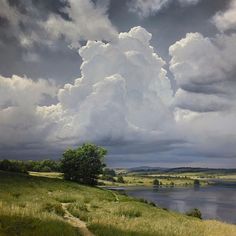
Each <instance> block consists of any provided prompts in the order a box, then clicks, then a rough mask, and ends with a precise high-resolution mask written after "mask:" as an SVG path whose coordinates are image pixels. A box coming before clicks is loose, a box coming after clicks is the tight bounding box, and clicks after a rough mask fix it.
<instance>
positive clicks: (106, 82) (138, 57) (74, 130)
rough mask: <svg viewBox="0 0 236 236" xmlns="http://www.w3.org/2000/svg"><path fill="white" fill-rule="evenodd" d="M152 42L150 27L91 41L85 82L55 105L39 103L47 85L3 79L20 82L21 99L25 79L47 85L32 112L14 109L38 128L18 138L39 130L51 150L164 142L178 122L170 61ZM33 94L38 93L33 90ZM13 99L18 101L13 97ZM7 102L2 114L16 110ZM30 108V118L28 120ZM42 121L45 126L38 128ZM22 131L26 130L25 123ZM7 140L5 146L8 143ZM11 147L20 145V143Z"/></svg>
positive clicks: (85, 50) (85, 54)
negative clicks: (110, 39) (167, 65)
mask: <svg viewBox="0 0 236 236" xmlns="http://www.w3.org/2000/svg"><path fill="white" fill-rule="evenodd" d="M150 39H151V34H150V33H148V32H147V31H146V30H145V29H144V28H142V27H135V28H132V29H131V30H130V31H129V32H128V33H120V34H119V37H118V39H117V40H116V41H115V42H112V43H103V42H101V41H88V42H87V44H86V45H85V46H84V47H82V48H81V49H80V50H79V54H80V55H81V57H82V60H83V63H82V65H81V78H78V79H76V80H75V82H74V84H66V85H65V86H64V88H62V89H60V90H59V92H58V103H57V104H55V105H51V106H40V104H39V100H40V97H41V94H44V93H45V94H48V93H49V92H50V87H47V86H44V85H47V84H42V83H41V81H39V82H38V83H36V84H34V83H32V81H30V80H29V81H28V80H27V81H28V82H27V81H24V79H21V80H20V82H19V83H17V82H16V81H15V78H13V79H8V80H6V79H3V78H2V81H5V80H6V81H7V83H10V84H17V86H18V87H17V90H18V92H17V94H18V95H19V96H20V95H21V93H20V91H23V90H25V89H27V88H26V87H27V86H25V85H24V86H23V85H21V82H22V81H23V82H24V83H26V82H27V83H29V84H32V86H40V88H41V87H42V89H39V91H40V92H38V94H37V93H36V98H35V99H36V100H37V101H30V102H29V103H30V104H29V105H28V106H27V109H25V107H24V108H23V107H22V106H21V105H19V104H18V105H17V108H14V109H17V110H19V112H20V111H21V112H22V114H24V113H25V117H23V118H24V120H25V122H26V124H25V125H26V126H27V125H30V126H32V127H33V129H32V130H30V129H24V128H19V130H18V131H19V133H18V134H19V135H22V133H27V132H28V136H27V137H28V138H29V139H31V138H32V137H33V138H34V137H35V136H34V135H35V133H34V131H35V130H37V132H38V142H39V144H40V142H46V143H47V147H50V148H53V149H57V148H65V147H67V146H68V145H78V144H79V143H81V142H84V141H92V142H97V143H102V144H103V145H113V144H121V143H125V144H128V143H133V142H140V143H147V142H150V141H152V142H154V141H155V142H157V143H158V140H160V139H161V140H163V139H165V133H166V130H167V129H170V126H171V124H173V122H174V119H173V117H172V113H171V111H170V110H169V104H170V103H171V99H172V90H171V87H170V83H169V80H168V78H167V77H166V70H165V69H163V66H164V64H165V62H164V61H163V60H162V59H161V58H160V57H159V56H158V55H157V54H156V53H155V52H154V49H153V48H152V47H151V46H150V44H149V42H150ZM14 81H15V82H14ZM23 82H22V84H24V83H23ZM45 87H46V88H47V89H46V88H45ZM45 89H46V90H45ZM29 91H31V92H33V91H34V89H33V87H32V88H31V89H30V90H29ZM50 95H51V94H50ZM1 96H2V93H1ZM9 96H10V95H9ZM24 96H27V93H26V95H24ZM10 97H11V98H12V97H13V98H14V96H13V95H12V96H10ZM10 97H9V98H10ZM24 98H25V97H24ZM23 100H24V99H23V98H20V99H19V101H23ZM5 101H6V102H5V103H4V105H3V106H2V110H1V112H7V110H9V109H10V110H11V109H13V108H9V107H8V105H9V104H7V102H8V98H5ZM24 101H25V100H24ZM26 104H27V103H25V106H26ZM6 109H7V110H6ZM28 110H30V112H29V114H30V117H28V116H27V114H28V113H27V111H28ZM23 118H22V119H23ZM27 119H29V120H30V122H27ZM5 122H6V124H1V128H2V129H6V127H8V125H9V127H12V125H13V124H14V125H15V122H12V123H11V121H7V119H6V121H5ZM7 122H10V124H7ZM40 123H41V126H38V124H40ZM19 127H24V126H22V125H20V124H19ZM21 132H22V133H21ZM32 132H33V134H32V136H31V133H32ZM163 133H164V135H163ZM10 136H14V134H13V133H11V134H9V137H10ZM33 138H32V140H34V139H33ZM1 142H2V143H1V144H2V145H4V142H5V141H4V139H1ZM27 142H28V140H27ZM8 143H10V145H17V144H18V143H17V142H14V140H12V141H11V142H8ZM21 144H24V140H21ZM134 151H135V150H134Z"/></svg>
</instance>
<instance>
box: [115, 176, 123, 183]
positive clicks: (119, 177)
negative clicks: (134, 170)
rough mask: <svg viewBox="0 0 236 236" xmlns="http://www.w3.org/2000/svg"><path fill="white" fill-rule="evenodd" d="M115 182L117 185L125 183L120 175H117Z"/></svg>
mask: <svg viewBox="0 0 236 236" xmlns="http://www.w3.org/2000/svg"><path fill="white" fill-rule="evenodd" d="M117 182H118V183H124V182H125V180H124V178H123V176H122V175H118V177H117Z"/></svg>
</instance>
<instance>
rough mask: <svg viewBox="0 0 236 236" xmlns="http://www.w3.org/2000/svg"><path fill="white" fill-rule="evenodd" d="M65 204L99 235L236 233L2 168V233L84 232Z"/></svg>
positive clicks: (213, 235) (38, 235) (107, 194)
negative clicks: (73, 221)
mask: <svg viewBox="0 0 236 236" xmlns="http://www.w3.org/2000/svg"><path fill="white" fill-rule="evenodd" d="M61 203H67V207H68V210H69V211H70V212H71V214H72V215H74V216H75V217H79V218H80V219H81V220H83V221H85V222H86V223H87V225H88V227H89V229H90V230H91V231H92V232H93V233H94V234H95V235H98V236H127V235H131V236H158V235H160V236H224V235H227V236H235V235H236V226H233V225H229V224H224V223H220V222H216V221H201V220H199V219H196V218H192V217H188V216H185V215H182V214H179V213H174V212H171V211H165V210H163V209H161V208H158V207H154V206H151V205H150V204H147V203H145V202H140V201H137V200H135V199H133V198H131V197H127V196H123V195H119V194H116V193H114V192H112V191H107V190H102V189H99V188H91V187H87V186H83V185H79V184H76V183H70V182H67V181H64V180H61V179H57V178H45V177H36V176H27V175H19V174H12V173H11V174H10V173H4V172H0V236H9V235H10V236H15V235H22V236H29V235H30V236H31V235H32V236H41V235H42V236H43V235H47V236H53V235H59V236H62V235H66V236H71V235H73V236H74V235H79V232H78V231H77V230H76V229H75V228H73V227H72V226H71V225H69V224H68V223H66V222H65V220H64V218H63V209H62V208H61Z"/></svg>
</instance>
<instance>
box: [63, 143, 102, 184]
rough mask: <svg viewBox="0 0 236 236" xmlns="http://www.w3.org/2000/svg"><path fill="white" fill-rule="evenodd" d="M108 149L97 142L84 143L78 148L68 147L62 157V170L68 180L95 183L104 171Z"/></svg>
mask: <svg viewBox="0 0 236 236" xmlns="http://www.w3.org/2000/svg"><path fill="white" fill-rule="evenodd" d="M106 153H107V151H106V149H104V148H102V147H99V146H96V145H95V144H83V145H82V146H80V147H79V148H77V149H68V150H66V151H65V152H64V154H63V158H62V159H61V170H62V172H63V173H64V178H65V179H66V180H71V181H76V182H79V183H82V184H88V185H95V184H96V183H97V179H98V175H99V174H101V173H102V170H103V168H104V167H105V164H104V162H103V159H104V156H105V155H106Z"/></svg>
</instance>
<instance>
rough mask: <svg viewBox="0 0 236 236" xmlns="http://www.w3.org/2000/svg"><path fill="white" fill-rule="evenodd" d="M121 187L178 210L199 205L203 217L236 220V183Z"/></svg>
mask: <svg viewBox="0 0 236 236" xmlns="http://www.w3.org/2000/svg"><path fill="white" fill-rule="evenodd" d="M113 189H116V188H113ZM117 189H118V188H117ZM122 189H123V190H124V191H125V193H126V194H127V195H129V196H132V197H136V198H143V199H146V200H148V201H152V202H154V203H155V204H157V205H158V206H160V207H163V208H168V209H170V210H173V211H178V212H186V211H188V210H190V209H192V208H198V209H200V211H201V212H202V216H203V219H217V220H220V221H225V222H228V223H233V224H236V185H234V184H228V185H222V184H221V185H209V186H205V187H188V188H187V187H185V188H184V187H183V188H180V187H169V188H168V187H125V188H122Z"/></svg>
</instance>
